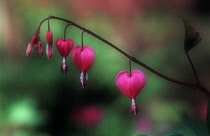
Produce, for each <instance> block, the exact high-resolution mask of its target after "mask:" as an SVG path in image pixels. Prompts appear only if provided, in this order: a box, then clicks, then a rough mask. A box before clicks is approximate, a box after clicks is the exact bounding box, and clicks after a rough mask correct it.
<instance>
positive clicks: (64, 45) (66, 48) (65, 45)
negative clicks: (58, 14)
mask: <svg viewBox="0 0 210 136" xmlns="http://www.w3.org/2000/svg"><path fill="white" fill-rule="evenodd" d="M73 46H74V41H73V40H72V39H70V38H66V39H63V38H59V39H58V40H57V41H56V47H57V50H58V52H59V53H60V55H61V57H62V58H63V60H62V63H61V71H62V72H63V73H66V72H67V71H68V65H67V62H66V57H67V56H68V55H69V53H70V51H71V50H72V48H73Z"/></svg>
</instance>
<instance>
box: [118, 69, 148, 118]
mask: <svg viewBox="0 0 210 136" xmlns="http://www.w3.org/2000/svg"><path fill="white" fill-rule="evenodd" d="M145 83H146V76H145V74H144V73H143V72H142V71H140V70H133V71H132V72H131V73H130V72H128V71H126V70H122V71H120V72H119V73H118V74H117V76H116V84H117V87H118V88H119V90H120V91H121V92H122V93H123V94H124V95H125V96H127V97H129V98H130V99H131V107H130V110H131V112H132V113H133V114H134V115H136V114H137V112H138V110H139V107H138V105H137V104H136V98H135V97H136V96H137V95H138V94H139V93H140V91H141V90H142V89H143V87H144V85H145Z"/></svg>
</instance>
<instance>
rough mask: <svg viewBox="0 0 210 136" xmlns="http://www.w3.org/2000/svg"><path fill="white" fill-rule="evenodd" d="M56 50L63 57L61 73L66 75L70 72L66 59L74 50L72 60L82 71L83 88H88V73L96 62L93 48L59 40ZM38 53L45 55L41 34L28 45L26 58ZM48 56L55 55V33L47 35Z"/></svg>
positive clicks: (70, 40) (69, 40)
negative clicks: (33, 52) (35, 52)
mask: <svg viewBox="0 0 210 136" xmlns="http://www.w3.org/2000/svg"><path fill="white" fill-rule="evenodd" d="M55 44H56V48H57V50H58V52H59V54H60V55H61V57H62V63H61V67H60V69H61V72H62V73H66V72H67V71H68V64H67V61H66V57H68V56H69V54H70V52H71V50H72V60H73V62H74V63H75V64H76V66H77V67H78V69H79V70H80V71H81V75H80V82H81V85H82V87H83V88H84V87H86V86H87V80H88V74H87V71H88V70H89V69H90V67H91V66H92V64H93V62H94V58H95V53H94V50H93V48H91V47H90V46H87V45H86V46H84V47H83V45H82V46H79V45H77V46H75V47H74V41H73V40H72V39H71V38H58V39H57V40H56V43H55ZM33 50H34V51H37V52H38V53H39V54H43V48H42V43H41V41H40V38H39V34H37V33H36V34H35V35H34V36H33V37H32V38H31V41H30V42H29V44H28V47H27V49H26V56H29V55H30V54H31V52H32V51H33ZM46 55H47V58H48V59H50V58H51V57H52V55H53V33H52V31H50V30H48V31H47V33H46Z"/></svg>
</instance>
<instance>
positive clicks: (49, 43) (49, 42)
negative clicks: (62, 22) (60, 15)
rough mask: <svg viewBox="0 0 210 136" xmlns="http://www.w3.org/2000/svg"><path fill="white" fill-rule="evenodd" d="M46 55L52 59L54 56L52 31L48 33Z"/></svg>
mask: <svg viewBox="0 0 210 136" xmlns="http://www.w3.org/2000/svg"><path fill="white" fill-rule="evenodd" d="M46 42H47V44H46V54H47V58H48V59H50V58H51V57H52V55H53V47H52V43H53V33H52V31H50V30H48V31H47V33H46Z"/></svg>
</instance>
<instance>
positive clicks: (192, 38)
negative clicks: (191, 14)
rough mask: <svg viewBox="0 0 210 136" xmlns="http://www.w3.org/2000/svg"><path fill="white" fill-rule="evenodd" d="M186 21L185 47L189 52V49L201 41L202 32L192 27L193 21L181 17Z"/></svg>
mask: <svg viewBox="0 0 210 136" xmlns="http://www.w3.org/2000/svg"><path fill="white" fill-rule="evenodd" d="M180 18H181V19H182V21H183V23H184V28H185V39H184V49H185V52H186V53H187V52H188V51H189V50H191V49H192V48H194V47H195V46H196V45H197V44H198V43H200V42H201V40H202V38H200V34H199V33H198V32H196V31H195V29H194V28H193V27H192V25H191V22H190V21H189V19H185V18H183V17H180Z"/></svg>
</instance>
